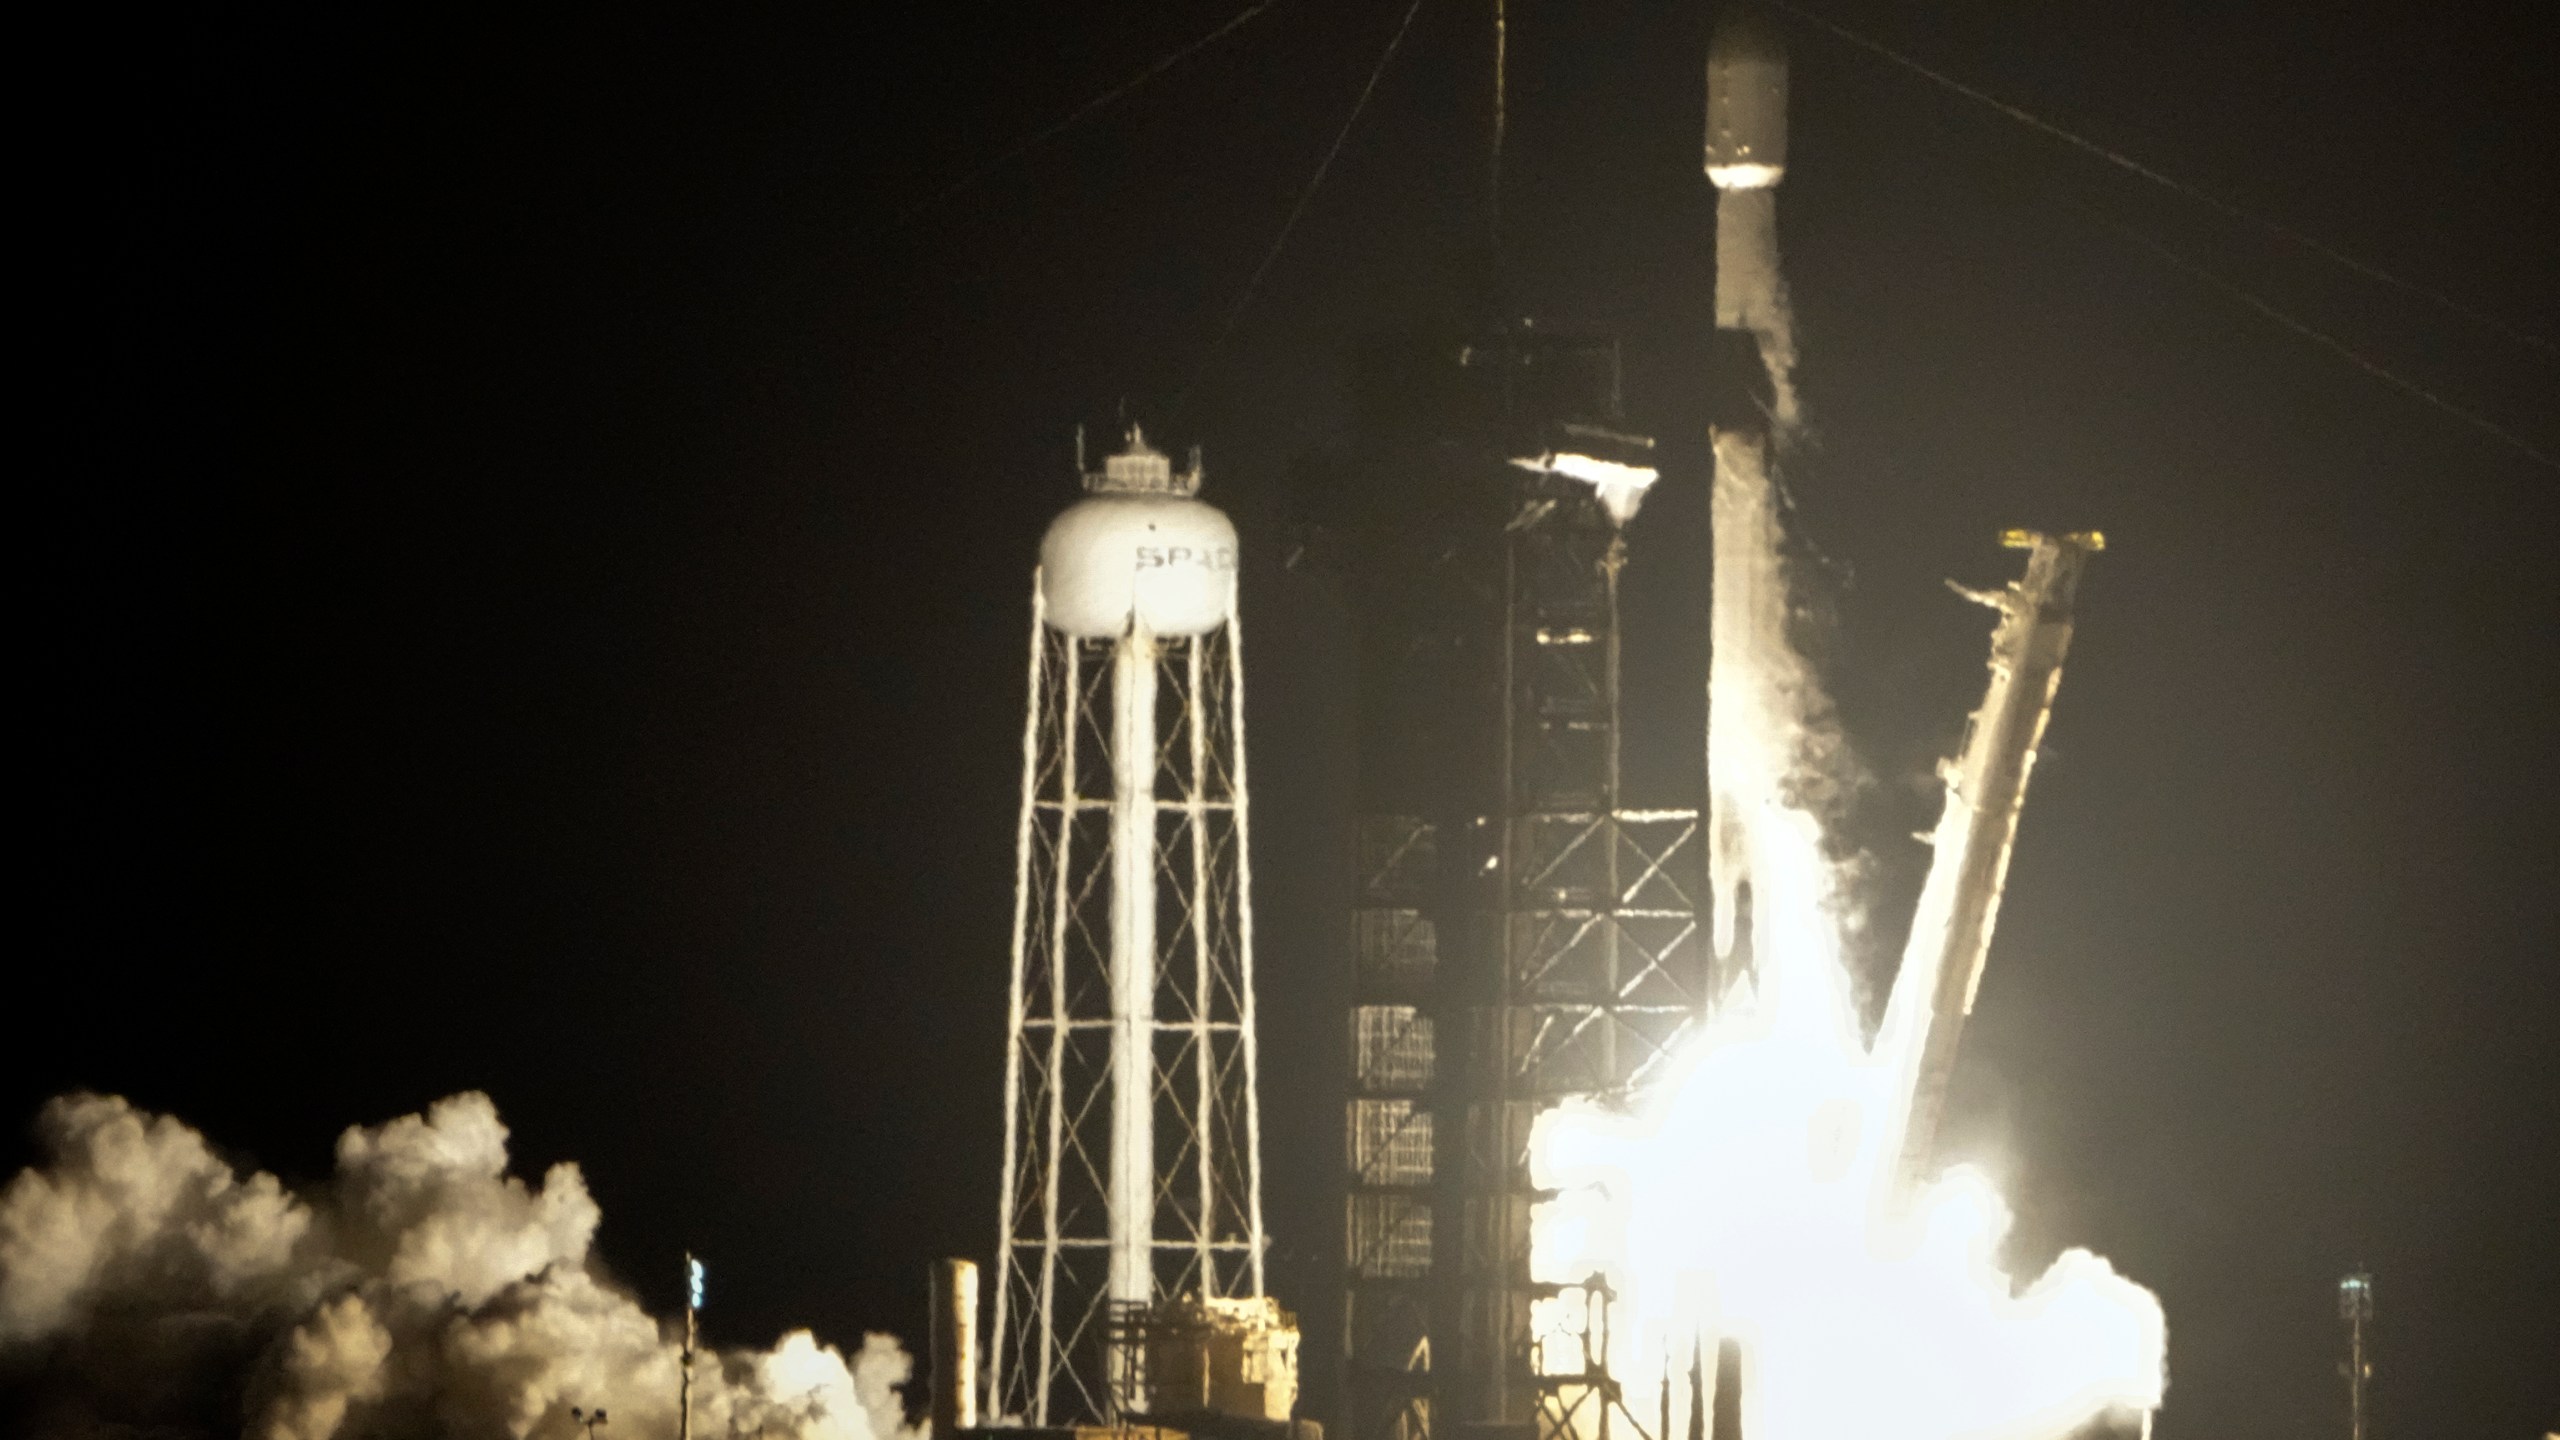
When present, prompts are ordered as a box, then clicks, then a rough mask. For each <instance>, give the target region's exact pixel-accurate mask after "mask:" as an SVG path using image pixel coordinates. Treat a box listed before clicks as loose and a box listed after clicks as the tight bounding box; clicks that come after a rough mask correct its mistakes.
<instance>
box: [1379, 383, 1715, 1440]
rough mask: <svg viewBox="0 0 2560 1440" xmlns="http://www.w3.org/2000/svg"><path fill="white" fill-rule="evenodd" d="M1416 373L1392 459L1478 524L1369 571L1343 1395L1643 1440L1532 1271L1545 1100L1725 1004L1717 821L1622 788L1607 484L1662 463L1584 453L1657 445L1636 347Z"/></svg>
mask: <svg viewBox="0 0 2560 1440" xmlns="http://www.w3.org/2000/svg"><path fill="white" fill-rule="evenodd" d="M1433 358H1436V359H1438V360H1439V361H1440V365H1439V366H1438V367H1437V372H1436V373H1433V371H1434V367H1433V366H1432V365H1431V363H1430V361H1431V360H1432V359H1433ZM1405 368H1406V370H1407V371H1408V374H1410V372H1411V371H1413V370H1416V369H1419V370H1421V371H1423V372H1424V373H1423V374H1422V376H1421V377H1420V383H1418V384H1417V383H1407V384H1405V385H1403V386H1401V387H1397V390H1398V393H1405V394H1417V395H1420V396H1421V397H1423V400H1422V402H1421V405H1420V406H1419V407H1418V408H1420V409H1422V410H1423V411H1424V413H1422V414H1420V415H1416V416H1409V417H1405V419H1404V423H1405V424H1406V425H1407V426H1408V427H1409V428H1408V429H1407V430H1406V431H1405V432H1404V434H1403V435H1402V436H1401V437H1395V436H1391V437H1390V438H1389V439H1388V440H1387V441H1386V442H1385V443H1384V444H1383V445H1382V446H1381V448H1380V458H1381V460H1382V461H1387V462H1389V463H1394V462H1398V461H1402V462H1405V463H1407V464H1410V463H1411V462H1410V461H1409V460H1408V459H1407V457H1409V456H1412V455H1415V454H1417V453H1419V454H1421V455H1424V456H1427V457H1434V458H1432V459H1430V460H1427V461H1426V462H1425V463H1423V464H1421V465H1419V466H1414V467H1413V468H1412V469H1409V470H1408V471H1407V479H1408V482H1409V483H1413V484H1416V485H1418V486H1420V487H1424V488H1430V487H1434V486H1436V487H1437V488H1438V489H1439V491H1440V493H1441V494H1442V495H1443V496H1444V497H1446V498H1445V501H1444V502H1443V503H1442V504H1441V505H1440V506H1439V507H1438V513H1436V514H1435V515H1434V516H1433V519H1434V521H1435V522H1436V523H1435V524H1434V525H1433V526H1432V527H1431V528H1430V529H1427V530H1419V532H1418V533H1422V534H1427V535H1430V536H1431V537H1432V539H1433V540H1434V541H1435V542H1440V541H1442V540H1443V537H1447V536H1452V535H1455V536H1458V537H1461V538H1459V539H1457V540H1454V541H1448V542H1446V543H1440V544H1439V545H1438V547H1437V548H1436V549H1434V550H1432V551H1430V552H1428V553H1425V554H1413V553H1410V551H1407V550H1402V549H1400V547H1398V546H1397V545H1395V544H1392V543H1389V544H1384V545H1379V544H1375V543H1373V544H1372V545H1371V547H1370V549H1369V550H1368V552H1367V553H1366V554H1365V555H1364V556H1363V557H1362V559H1363V561H1364V562H1365V564H1364V568H1363V574H1364V577H1365V583H1364V587H1363V599H1364V602H1365V611H1366V613H1365V614H1364V616H1363V619H1364V621H1365V622H1366V623H1367V632H1366V633H1365V634H1364V639H1363V648H1364V652H1365V653H1366V655H1367V657H1368V660H1367V664H1366V665H1365V667H1364V668H1365V673H1366V676H1367V678H1368V685H1369V689H1368V693H1367V694H1365V695H1364V711H1366V712H1367V713H1366V714H1365V716H1364V756H1363V760H1364V771H1365V773H1364V780H1363V789H1364V792H1365V795H1364V798H1365V799H1366V800H1367V802H1368V804H1369V813H1368V814H1367V815H1366V816H1365V817H1364V818H1363V819H1362V820H1361V821H1360V823H1359V833H1358V837H1357V863H1358V867H1359V868H1358V875H1357V883H1358V892H1357V895H1356V897H1355V901H1354V906H1353V910H1352V915H1351V921H1352V924H1351V932H1352V933H1351V941H1352V946H1351V948H1352V952H1353V953H1352V973H1353V982H1352V983H1353V998H1352V1006H1351V1013H1350V1017H1349V1018H1350V1035H1349V1040H1350V1047H1349V1048H1350V1066H1349V1075H1350V1093H1349V1094H1348V1096H1347V1099H1346V1105H1347V1113H1346V1124H1345V1138H1346V1155H1345V1160H1346V1170H1347V1172H1348V1185H1347V1196H1346V1205H1345V1216H1344V1220H1345V1231H1344V1253H1345V1260H1346V1267H1345V1268H1346V1280H1345V1290H1344V1296H1343V1306H1344V1313H1343V1347H1342V1352H1341V1353H1342V1356H1343V1362H1344V1365H1343V1373H1342V1402H1343V1403H1342V1405H1341V1407H1340V1413H1341V1415H1342V1419H1343V1421H1344V1423H1345V1425H1346V1426H1347V1427H1348V1429H1349V1430H1350V1432H1351V1434H1352V1435H1354V1436H1355V1437H1357V1440H1425V1437H1428V1436H1430V1435H1432V1434H1434V1433H1435V1432H1437V1431H1443V1430H1445V1431H1447V1432H1449V1433H1450V1434H1452V1435H1455V1434H1458V1433H1460V1432H1461V1431H1465V1432H1470V1433H1478V1432H1487V1431H1491V1432H1499V1433H1504V1434H1512V1435H1518V1436H1523V1437H1527V1436H1536V1437H1539V1440H1562V1437H1566V1436H1590V1435H1596V1434H1598V1433H1601V1431H1599V1430H1594V1429H1593V1428H1591V1427H1592V1423H1593V1421H1592V1418H1591V1417H1592V1416H1594V1415H1595V1414H1597V1413H1599V1411H1609V1412H1611V1413H1614V1414H1616V1415H1617V1416H1618V1417H1619V1419H1620V1421H1621V1422H1622V1423H1624V1424H1625V1425H1626V1427H1627V1430H1626V1432H1624V1433H1630V1434H1633V1435H1636V1436H1643V1435H1644V1433H1645V1432H1644V1428H1643V1426H1642V1425H1640V1424H1637V1423H1636V1422H1635V1421H1634V1418H1633V1417H1631V1416H1627V1415H1625V1413H1624V1410H1623V1407H1622V1406H1620V1405H1618V1404H1617V1402H1616V1399H1615V1390H1614V1387H1613V1386H1609V1385H1605V1384H1597V1383H1595V1382H1594V1380H1593V1378H1592V1373H1591V1370H1590V1367H1589V1365H1587V1364H1586V1365H1575V1366H1564V1367H1563V1368H1558V1365H1559V1364H1560V1363H1561V1362H1553V1361H1551V1359H1550V1358H1548V1357H1552V1356H1556V1355H1561V1354H1562V1353H1563V1350H1564V1348H1569V1347H1563V1346H1562V1344H1561V1340H1560V1337H1551V1336H1549V1335H1548V1334H1547V1333H1546V1331H1547V1330H1548V1329H1550V1328H1553V1326H1554V1325H1558V1324H1566V1325H1569V1324H1571V1323H1579V1322H1575V1321H1574V1320H1573V1318H1572V1317H1575V1316H1580V1317H1583V1319H1584V1320H1586V1321H1587V1319H1588V1317H1589V1316H1590V1314H1591V1313H1592V1310H1591V1305H1590V1296H1589V1294H1588V1293H1587V1291H1584V1289H1583V1287H1574V1286H1557V1285H1552V1284H1541V1283H1539V1282H1537V1281H1535V1280H1534V1279H1533V1277H1532V1276H1531V1275H1530V1273H1529V1223H1530V1213H1531V1210H1532V1208H1533V1207H1534V1206H1535V1204H1536V1203H1537V1202H1538V1200H1539V1199H1540V1198H1541V1197H1540V1196H1539V1195H1538V1194H1537V1193H1536V1192H1535V1190H1534V1189H1533V1188H1532V1186H1531V1185H1530V1182H1529V1176H1528V1169H1527V1159H1528V1140H1529V1132H1530V1127H1531V1125H1532V1124H1533V1123H1534V1122H1535V1120H1536V1118H1537V1116H1538V1114H1539V1113H1540V1112H1541V1111H1543V1110H1544V1109H1546V1108H1548V1107H1550V1106H1552V1105H1554V1104H1556V1103H1558V1102H1560V1101H1562V1100H1565V1099H1567V1098H1569V1097H1576V1096H1586V1097H1602V1098H1617V1097H1623V1096H1625V1095H1627V1094H1628V1093H1629V1092H1630V1091H1631V1090H1632V1089H1634V1088H1635V1087H1636V1086H1637V1085H1639V1084H1641V1083H1642V1082H1643V1080H1644V1079H1645V1078H1646V1077H1647V1075H1648V1074H1650V1073H1651V1072H1652V1070H1653V1068H1654V1067H1655V1066H1656V1065H1657V1064H1659V1063H1660V1062H1661V1061H1662V1060H1663V1059H1664V1058H1666V1057H1667V1056H1668V1055H1669V1054H1670V1053H1671V1051H1672V1050H1673V1049H1674V1048H1675V1046H1676V1044H1677V1042H1678V1039H1679V1037H1680V1036H1681V1034H1682V1033H1683V1032H1684V1031H1685V1030H1686V1029H1687V1028H1688V1027H1689V1026H1691V1025H1692V1024H1693V1023H1695V1021H1696V1020H1697V1019H1698V1017H1699V1016H1700V1015H1701V1014H1702V1013H1703V1011H1704V1007H1705V1005H1706V1003H1707V998H1708V994H1709V990H1710V986H1709V984H1708V969H1707V967H1708V961H1707V957H1706V953H1705V947H1704V946H1703V945H1702V944H1701V943H1700V937H1699V934H1698V926H1697V916H1698V908H1699V907H1698V901H1697V897H1698V894H1699V890H1700V885H1699V881H1700V878H1701V871H1702V864H1703V862H1702V859H1701V852H1700V848H1699V845H1698V817H1697V812H1696V811H1695V810H1691V809H1647V808H1633V807H1629V806H1628V805H1627V804H1626V803H1625V801H1624V797H1623V796H1622V795H1621V793H1620V779H1619V759H1620V754H1619V751H1620V736H1619V692H1620V687H1619V678H1620V677H1619V634H1618V579H1619V573H1620V571H1621V569H1622V568H1623V565H1624V562H1625V554H1626V551H1625V543H1624V539H1623V535H1622V533H1621V532H1622V526H1623V523H1624V518H1625V516H1626V515H1627V514H1628V513H1631V511H1632V504H1631V503H1630V500H1629V496H1628V494H1627V493H1625V492H1624V491H1621V492H1620V493H1618V494H1615V495H1613V494H1612V493H1611V492H1610V488H1609V484H1608V481H1609V480H1610V479H1613V478H1616V477H1618V476H1620V475H1621V474H1625V473H1633V472H1632V470H1631V467H1628V466H1626V465H1623V464H1613V463H1612V462H1606V461H1594V460H1592V459H1591V457H1588V456H1584V455H1581V454H1580V453H1579V452H1578V451H1576V450H1575V449H1574V448H1573V447H1575V446H1583V447H1585V448H1596V447H1595V446H1594V443H1593V442H1594V441H1595V439H1596V440H1597V441H1599V442H1600V443H1603V444H1606V443H1615V444H1617V445H1619V446H1620V447H1621V448H1624V447H1626V446H1630V445H1632V446H1635V447H1641V448H1649V442H1644V441H1642V440H1640V439H1639V438H1637V437H1630V436H1625V435H1622V434H1619V433H1617V432H1616V431H1615V429H1614V428H1613V427H1615V426H1616V425H1617V424H1618V414H1619V412H1618V395H1617V359H1616V348H1615V346H1614V344H1612V343H1610V342H1607V341H1593V340H1582V339H1570V338H1564V337H1557V336H1552V335H1538V334H1530V333H1525V332H1524V333H1512V334H1506V335H1504V336H1501V337H1498V338H1497V339H1495V340H1493V341H1490V342H1479V343H1475V344H1469V345H1464V346H1452V347H1447V348H1446V349H1445V350H1443V351H1441V352H1440V353H1439V354H1438V355H1437V356H1436V357H1431V356H1426V357H1424V358H1423V359H1422V361H1421V362H1420V363H1419V364H1418V365H1417V363H1416V362H1415V361H1414V360H1413V359H1412V358H1411V357H1407V360H1406V363H1405ZM1575 461H1579V462H1584V463H1579V464H1575V463H1568V462H1575ZM1381 468H1384V467H1383V465H1382V467H1381ZM1414 470H1419V472H1420V474H1419V476H1418V477H1417V476H1416V475H1415V474H1414ZM1650 474H1651V472H1650V470H1649V469H1648V470H1644V471H1643V472H1642V477H1643V479H1646V480H1649V479H1650ZM1595 475H1596V476H1600V477H1601V479H1600V480H1599V481H1598V482H1595V480H1594V479H1592V478H1589V477H1592V476H1595ZM1636 483H1641V482H1640V481H1639V482H1636ZM1426 503H1427V502H1426ZM1380 531H1381V533H1383V534H1385V535H1387V536H1389V537H1402V536H1410V535H1413V534H1415V533H1417V527H1414V526H1411V525H1399V524H1392V523H1391V524H1388V525H1385V526H1382V527H1380ZM1382 757H1383V758H1384V763H1381V758H1382ZM1382 802H1383V803H1382ZM1567 1292H1578V1293H1579V1299H1580V1301H1581V1303H1580V1304H1579V1305H1577V1304H1576V1303H1574V1301H1575V1297H1574V1296H1573V1295H1568V1294H1567ZM1560 1334H1561V1332H1560ZM1551 1342H1553V1343H1551ZM1595 1406H1596V1407H1597V1408H1596V1409H1595ZM1604 1428H1605V1427H1604Z"/></svg>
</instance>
